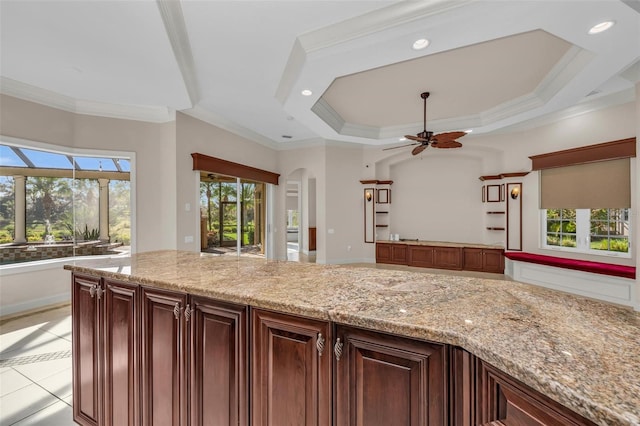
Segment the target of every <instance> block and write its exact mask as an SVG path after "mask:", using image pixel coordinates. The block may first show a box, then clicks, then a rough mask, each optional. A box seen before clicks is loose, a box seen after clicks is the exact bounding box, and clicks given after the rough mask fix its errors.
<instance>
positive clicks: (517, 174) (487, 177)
mask: <svg viewBox="0 0 640 426" xmlns="http://www.w3.org/2000/svg"><path fill="white" fill-rule="evenodd" d="M529 173H530V172H515V173H500V174H499V175H485V176H480V178H479V179H480V180H481V181H483V182H484V181H485V180H500V179H504V178H512V177H521V176H526V175H528V174H529Z"/></svg>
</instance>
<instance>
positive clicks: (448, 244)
mask: <svg viewBox="0 0 640 426" xmlns="http://www.w3.org/2000/svg"><path fill="white" fill-rule="evenodd" d="M376 242H377V243H385V244H407V245H410V246H435V247H461V248H462V247H467V248H485V249H498V250H504V247H503V246H500V245H490V244H479V243H452V242H450V241H426V240H419V239H411V238H401V239H400V240H399V241H395V240H393V241H391V240H377V241H376Z"/></svg>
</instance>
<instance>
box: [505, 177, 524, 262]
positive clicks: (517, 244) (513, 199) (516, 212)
mask: <svg viewBox="0 0 640 426" xmlns="http://www.w3.org/2000/svg"><path fill="white" fill-rule="evenodd" d="M507 193H508V194H509V198H507V250H522V183H508V184H507Z"/></svg>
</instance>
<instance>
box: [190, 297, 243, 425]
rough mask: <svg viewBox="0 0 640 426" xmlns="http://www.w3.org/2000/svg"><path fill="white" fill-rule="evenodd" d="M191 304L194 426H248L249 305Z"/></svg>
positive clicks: (193, 299) (201, 301)
mask: <svg viewBox="0 0 640 426" xmlns="http://www.w3.org/2000/svg"><path fill="white" fill-rule="evenodd" d="M188 306H189V312H190V315H189V317H190V319H189V321H188V326H189V329H190V338H189V340H190V345H189V346H190V368H189V370H190V371H189V377H190V390H191V397H190V398H189V404H190V416H191V423H190V424H191V425H197V426H201V425H210V426H223V425H229V426H231V425H234V426H237V425H240V426H246V425H247V424H248V415H247V410H248V407H247V380H248V377H247V372H248V369H247V307H246V306H237V305H231V304H226V303H222V302H214V301H212V300H210V299H206V298H202V297H195V296H193V297H191V303H190V305H188ZM189 317H187V318H189Z"/></svg>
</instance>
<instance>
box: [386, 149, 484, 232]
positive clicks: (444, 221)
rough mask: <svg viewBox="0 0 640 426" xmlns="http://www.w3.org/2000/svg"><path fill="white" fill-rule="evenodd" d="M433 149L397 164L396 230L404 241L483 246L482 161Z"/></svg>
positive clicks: (394, 175)
mask: <svg viewBox="0 0 640 426" xmlns="http://www.w3.org/2000/svg"><path fill="white" fill-rule="evenodd" d="M456 154H457V153H454V152H449V151H447V152H436V151H435V150H431V151H429V152H427V153H426V154H424V155H418V156H415V157H411V158H408V159H406V160H404V161H402V162H399V163H395V164H393V165H391V172H390V177H391V180H393V185H392V187H391V191H392V197H391V201H392V203H391V205H390V211H391V213H390V225H391V226H390V231H391V233H394V234H400V238H411V239H415V238H418V239H420V240H428V241H451V242H462V243H483V242H484V241H483V232H482V230H483V221H484V217H483V215H484V210H483V204H482V199H481V197H480V191H479V189H478V188H479V186H480V185H479V183H480V182H479V180H478V177H479V176H480V175H481V174H482V161H481V159H479V158H474V157H467V156H464V155H456Z"/></svg>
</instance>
